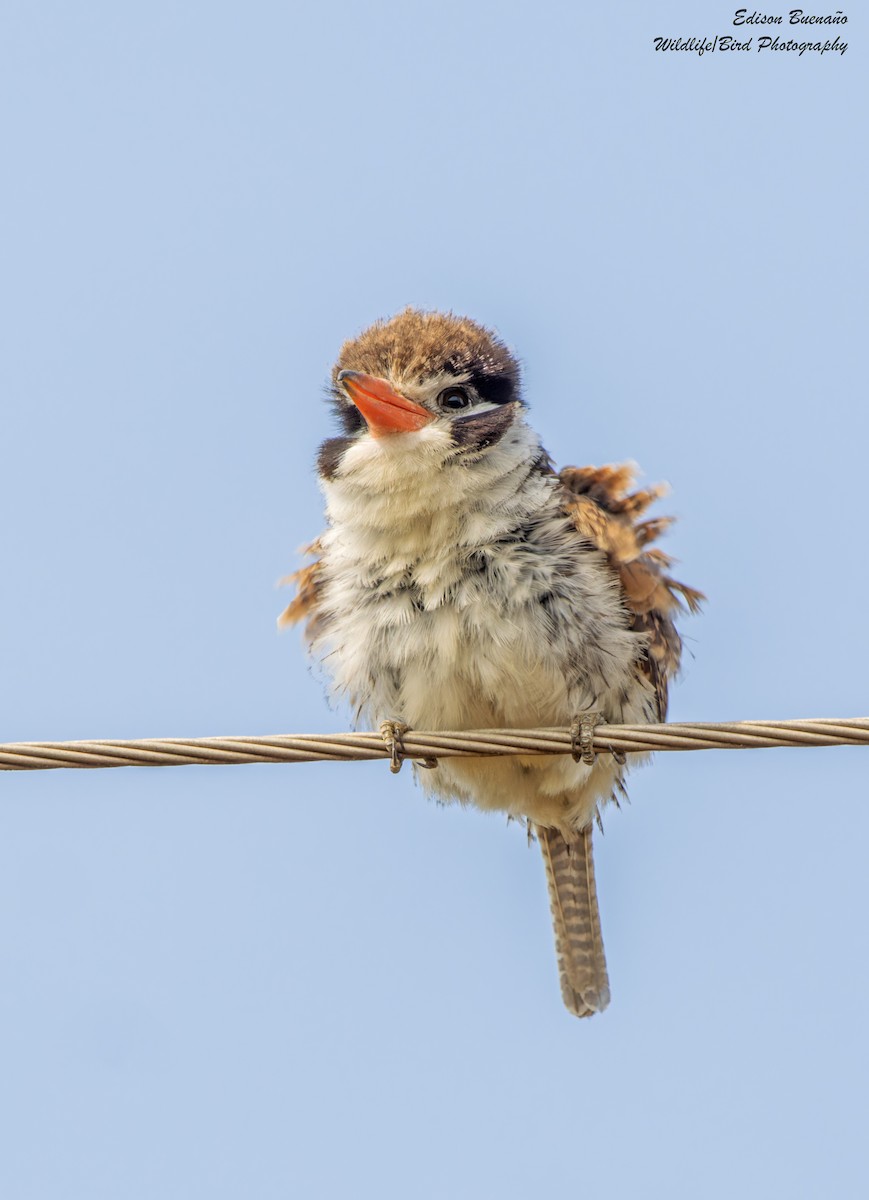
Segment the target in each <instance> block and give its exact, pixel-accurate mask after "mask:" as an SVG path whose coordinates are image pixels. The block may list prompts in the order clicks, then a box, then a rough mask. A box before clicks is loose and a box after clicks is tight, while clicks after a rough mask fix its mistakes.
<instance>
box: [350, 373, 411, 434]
mask: <svg viewBox="0 0 869 1200" xmlns="http://www.w3.org/2000/svg"><path fill="white" fill-rule="evenodd" d="M338 382H339V383H340V384H341V386H342V387H343V388H344V390H345V391H346V393H347V395H348V396H349V397H350V399H351V400H352V401H353V403H354V404H355V405H356V407H357V408H358V409H359V411H360V412H361V413H362V415H363V417H364V418H365V420H366V421H367V422H368V428H369V429H370V431H371V436H372V437H386V436H387V435H388V434H391V433H410V432H412V431H413V430H415V429H422V427H423V425H428V423H429V421H433V420H434V416H433V414H432V413H430V412H429V411H428V409H425V408H422V407H421V406H420V405H419V404H414V402H413V401H412V400H408V399H407V398H406V397H405V396H402V395H401V394H400V393H399V392H396V391H395V389H394V388H392V387H391V386H390V385H389V384H388V383H387V382H386V380H385V379H378V378H377V377H376V376H374V375H363V374H362V372H361V371H339V372H338Z"/></svg>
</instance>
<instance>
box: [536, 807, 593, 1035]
mask: <svg viewBox="0 0 869 1200" xmlns="http://www.w3.org/2000/svg"><path fill="white" fill-rule="evenodd" d="M536 833H537V838H538V841H539V842H540V849H541V850H542V852H543V862H544V865H545V867H546V880H547V883H548V885H549V903H550V906H551V909H552V923H553V926H554V929H555V950H556V953H557V955H558V973H559V976H560V979H561V994H562V997H563V998H564V1003H565V1005H566V1006H567V1008H568V1010H569V1011H570V1012H572V1013H573V1014H574V1016H577V1017H590V1016H592V1015H593V1014H594V1013H596V1012H602V1011H603V1010H604V1009H605V1008H606V1006H607V1005H608V1004H609V1001H610V988H609V979H608V978H607V970H606V959H605V958H604V950H603V937H602V936H601V928H600V912H599V910H598V904H597V892H596V890H595V883H594V861H593V858H592V844H591V836H592V835H591V826H588V827H587V828H586V829H583V830H582V831H581V832H580V833H577V834H575V835H573V836H572V837H571V839H570V840H567V839H566V838H565V837H564V835H563V834H562V833H560V832H559V831H558V830H557V829H546V828H544V827H542V826H540V825H538V826H537V827H536Z"/></svg>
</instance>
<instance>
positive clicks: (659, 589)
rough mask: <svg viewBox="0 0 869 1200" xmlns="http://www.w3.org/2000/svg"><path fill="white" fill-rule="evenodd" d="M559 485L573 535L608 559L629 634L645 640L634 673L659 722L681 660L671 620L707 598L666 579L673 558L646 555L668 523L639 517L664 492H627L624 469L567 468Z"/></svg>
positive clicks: (629, 472)
mask: <svg viewBox="0 0 869 1200" xmlns="http://www.w3.org/2000/svg"><path fill="white" fill-rule="evenodd" d="M558 478H559V479H560V480H561V483H562V485H563V487H564V497H565V499H564V504H565V508H566V510H567V512H568V513H569V514H570V516H571V518H572V520H573V522H574V524H575V526H576V529H577V531H578V532H579V533H580V534H581V535H582V537H583V539H584V540H585V541H587V542H590V543H591V544H592V545H593V546H595V547H596V548H597V549H599V550H602V551H603V552H604V554H605V555H606V557H607V561H608V562H609V565H610V567H611V568H612V570H613V571H614V572H615V573H616V575H617V577H618V579H619V583H620V584H621V589H622V594H623V597H624V602H625V607H626V608H627V609H628V611H629V613H630V614H631V625H632V628H633V629H635V630H636V631H637V632H639V633H643V634H645V635H646V638H647V643H646V650H645V653H644V656H643V658H642V659H641V661H640V666H641V669H642V671H643V673H644V674H645V675H646V676H647V678H648V679H649V681H650V682H651V684H652V686H653V687H654V689H655V695H656V697H657V703H658V716H659V719H660V720H662V721H663V720H664V719H665V718H666V715H667V681H668V679H669V678H670V676H671V675H673V674H674V673H675V672H676V671H677V670H678V667H679V661H680V659H681V655H682V640H681V638H680V637H679V634H678V633H677V632H676V626H675V625H674V623H673V614H674V613H675V612H676V611H677V610H679V609H682V610H685V609H687V610H689V611H690V612H696V611H697V610H698V608H699V607H700V603H701V602H702V601H703V600H705V598H706V597H705V596H704V595H703V593H702V592H698V591H697V590H696V589H695V588H692V587H688V586H687V585H686V584H684V583H678V582H677V581H676V580H675V579H673V578H672V576H671V575H669V574H668V571H669V568H670V566H671V565H672V559H671V558H669V557H668V556H667V555H666V554H664V552H663V551H662V550H659V549H657V547H653V548H651V549H649V548H648V547H649V546H650V543H652V542H654V541H655V539H656V538H657V537H659V536H660V535H661V534H662V533H663V532H664V531H665V530H666V529H667V527H668V526H669V525H670V524H671V523H672V518H671V517H651V518H648V519H645V520H641V519H640V518H641V517H643V514H644V513H645V512H646V509H647V508H648V507H649V506H650V505H651V504H652V503H654V501H655V500H657V499H659V497H660V496H662V495H663V494H664V492H665V491H666V488H664V487H661V486H656V487H650V488H644V489H642V490H640V491H635V492H631V490H630V489H631V487H632V486H633V483H634V468H633V466H632V464H626V463H623V464H619V465H618V466H604V467H565V468H564V470H562V471H561V472H560V473H559V476H558Z"/></svg>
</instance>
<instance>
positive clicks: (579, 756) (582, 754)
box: [570, 712, 603, 767]
mask: <svg viewBox="0 0 869 1200" xmlns="http://www.w3.org/2000/svg"><path fill="white" fill-rule="evenodd" d="M602 721H603V717H602V714H601V713H599V712H584V713H579V715H578V716H576V717H574V718H573V720H572V721H571V723H570V753H571V755H572V757H573V761H574V762H583V763H585V765H586V766H587V767H593V766H594V763H595V759H596V757H597V755H596V754H595V750H594V731H595V729H596V728H597V727H598V725H600V724H601V723H602Z"/></svg>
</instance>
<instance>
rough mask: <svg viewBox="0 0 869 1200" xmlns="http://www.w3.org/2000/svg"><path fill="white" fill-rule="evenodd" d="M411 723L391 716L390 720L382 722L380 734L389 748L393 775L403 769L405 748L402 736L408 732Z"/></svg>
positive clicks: (390, 766) (390, 767)
mask: <svg viewBox="0 0 869 1200" xmlns="http://www.w3.org/2000/svg"><path fill="white" fill-rule="evenodd" d="M409 728H410V726H409V725H407V724H405V722H404V721H398V720H396V719H395V718H391V719H390V720H388V721H381V722H380V736H381V737H382V738H383V740H384V742H386V745H387V747H388V749H389V769H390V771H391V772H392V774H393V775H397V774H398V772H399V771H400V770H401V764H402V763H403V762H404V749H403V748H402V745H401V739H402V737H403V736H404V735H405V734H406V733H407V731H408V729H409Z"/></svg>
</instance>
